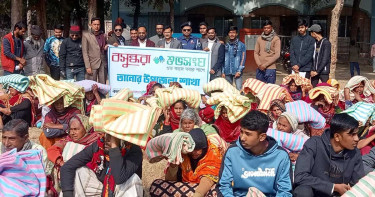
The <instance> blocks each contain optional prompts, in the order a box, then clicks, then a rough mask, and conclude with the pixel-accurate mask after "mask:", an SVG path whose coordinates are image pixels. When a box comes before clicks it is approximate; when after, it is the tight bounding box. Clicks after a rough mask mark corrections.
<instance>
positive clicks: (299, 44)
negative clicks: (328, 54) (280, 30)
mask: <svg viewBox="0 0 375 197" xmlns="http://www.w3.org/2000/svg"><path fill="white" fill-rule="evenodd" d="M314 46H315V39H314V38H313V37H311V36H310V35H308V34H306V35H304V36H301V35H298V36H294V37H293V38H292V40H291V43H290V64H291V65H292V66H294V65H297V66H298V67H299V71H300V72H310V71H311V67H312V65H313V55H314Z"/></svg>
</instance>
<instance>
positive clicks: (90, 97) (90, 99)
mask: <svg viewBox="0 0 375 197" xmlns="http://www.w3.org/2000/svg"><path fill="white" fill-rule="evenodd" d="M85 98H86V99H87V100H88V101H92V100H94V98H95V96H94V93H93V92H92V91H88V92H86V93H85Z"/></svg>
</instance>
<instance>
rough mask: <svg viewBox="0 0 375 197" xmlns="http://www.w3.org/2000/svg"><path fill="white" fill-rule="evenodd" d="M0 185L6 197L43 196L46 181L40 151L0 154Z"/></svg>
mask: <svg viewBox="0 0 375 197" xmlns="http://www.w3.org/2000/svg"><path fill="white" fill-rule="evenodd" d="M0 183H1V184H0V191H1V193H2V194H6V196H44V195H45V191H46V184H47V180H46V175H45V172H44V167H43V157H42V151H40V150H27V151H21V152H17V151H16V149H13V150H11V151H8V152H6V153H3V154H1V155H0Z"/></svg>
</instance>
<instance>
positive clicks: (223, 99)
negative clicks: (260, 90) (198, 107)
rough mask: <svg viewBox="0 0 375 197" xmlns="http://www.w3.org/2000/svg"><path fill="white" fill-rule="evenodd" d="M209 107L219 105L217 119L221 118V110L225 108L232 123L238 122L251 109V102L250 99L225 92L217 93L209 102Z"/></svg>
mask: <svg viewBox="0 0 375 197" xmlns="http://www.w3.org/2000/svg"><path fill="white" fill-rule="evenodd" d="M207 104H208V105H217V106H216V109H215V118H216V119H217V118H219V115H220V112H221V109H222V108H223V107H225V108H226V109H227V112H228V119H229V121H230V122H231V123H234V122H237V121H238V120H239V119H241V118H242V117H243V116H245V115H246V114H247V113H248V112H249V111H250V109H251V101H250V99H249V98H248V97H246V96H242V95H240V94H234V93H233V92H229V91H224V92H222V93H217V94H215V95H213V96H212V97H210V98H209V99H208V100H207Z"/></svg>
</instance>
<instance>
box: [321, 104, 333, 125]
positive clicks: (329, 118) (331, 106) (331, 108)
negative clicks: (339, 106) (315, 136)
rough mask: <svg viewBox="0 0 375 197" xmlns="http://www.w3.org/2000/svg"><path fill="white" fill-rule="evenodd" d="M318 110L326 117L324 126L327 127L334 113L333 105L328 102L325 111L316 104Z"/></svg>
mask: <svg viewBox="0 0 375 197" xmlns="http://www.w3.org/2000/svg"><path fill="white" fill-rule="evenodd" d="M318 112H319V113H320V114H321V115H322V116H323V117H324V118H325V119H326V127H329V125H330V124H331V120H332V118H333V116H334V115H335V114H336V111H335V106H334V105H333V104H330V108H329V109H328V110H327V111H323V109H322V108H321V107H319V106H318Z"/></svg>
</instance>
